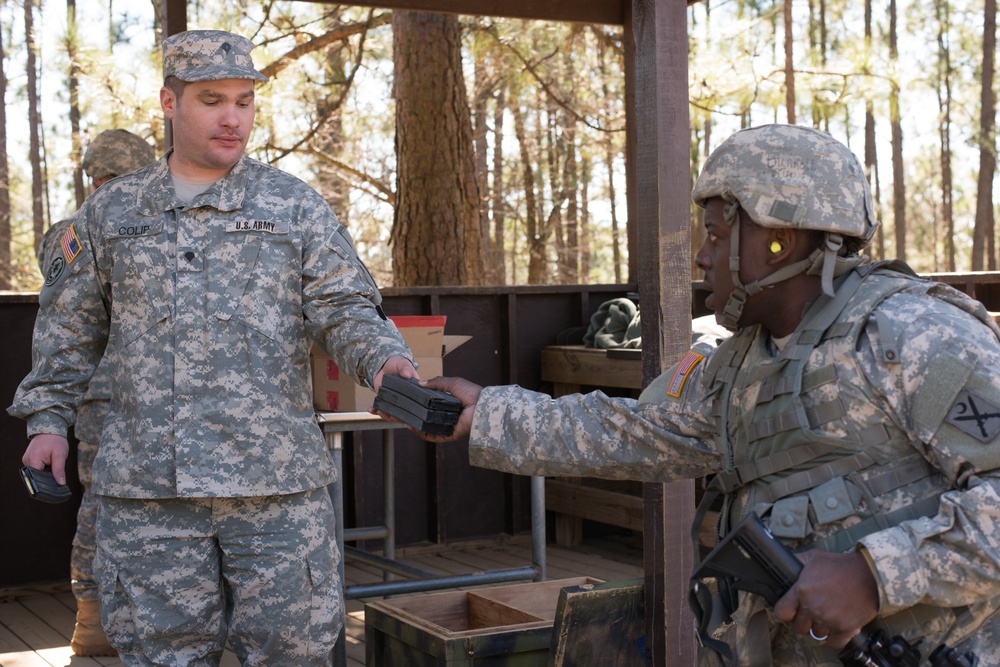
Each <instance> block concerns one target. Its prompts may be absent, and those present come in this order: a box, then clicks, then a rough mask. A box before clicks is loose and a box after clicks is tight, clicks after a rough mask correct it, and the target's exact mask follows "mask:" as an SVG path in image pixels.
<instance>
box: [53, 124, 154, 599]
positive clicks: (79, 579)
mask: <svg viewBox="0 0 1000 667" xmlns="http://www.w3.org/2000/svg"><path fill="white" fill-rule="evenodd" d="M155 159H156V157H155V155H154V154H153V149H152V147H150V145H149V144H148V143H146V141H145V140H144V139H142V137H139V136H136V135H135V134H132V133H131V132H129V131H128V130H122V129H112V130H105V131H104V132H101V133H100V134H98V135H97V136H96V137H94V140H93V141H92V142H91V144H90V146H89V147H88V148H87V152H86V153H85V154H84V156H83V165H82V166H83V170H84V171H85V172H86V173H87V175H88V176H90V178H92V179H94V181H99V180H106V179H109V178H114V177H115V176H120V175H122V174H127V173H128V172H130V171H133V170H135V169H139V168H140V167H144V166H146V165H147V164H149V163H151V162H153V161H154V160H155ZM78 215H79V211H77V212H76V213H74V214H73V215H71V216H70V217H68V218H65V219H64V220H60V221H59V222H57V223H56V224H54V225H52V226H51V227H50V228H49V229H48V231H47V232H45V235H44V236H43V237H42V243H41V245H40V246H39V249H38V267H39V269H40V270H41V272H42V276H43V277H44V278H45V284H46V286H48V285H54V284H55V283H57V282H59V281H60V280H61V278H62V273H63V271H65V269H66V254H65V252H64V250H63V245H62V241H63V237H64V236H65V235H66V234H67V233H68V232H69V233H70V234H71V235H72V232H70V228H71V227H72V226H73V224H74V223H75V222H76V221H77V218H78ZM110 400H111V378H110V372H109V370H108V365H107V364H105V363H103V362H102V363H101V364H100V365H98V367H97V370H96V371H95V372H94V375H93V377H91V378H90V382H89V383H88V385H87V392H86V393H85V394H84V396H83V399H82V401H81V402H80V407H79V408H77V411H76V423H75V424H74V426H73V434H74V435H75V436H76V439H77V450H76V466H77V473H78V475H79V477H80V484H81V486H82V487H83V496H82V497H81V498H80V509H79V510H78V511H77V514H76V533H74V535H73V549H72V551H71V553H70V564H69V569H70V580H71V583H72V587H73V595H74V597H76V599H77V600H97V581H96V580H95V579H94V553H95V545H94V539H95V537H94V526H95V522H96V521H97V499H96V497H95V495H94V494H93V493H91V485H92V483H93V476H92V474H91V472H92V468H93V466H94V458H95V457H96V456H97V446H98V443H99V442H100V439H101V428H102V427H103V425H104V418H105V417H106V416H107V414H108V402H109V401H110Z"/></svg>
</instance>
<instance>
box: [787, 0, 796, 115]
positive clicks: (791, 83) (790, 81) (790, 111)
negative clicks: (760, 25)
mask: <svg viewBox="0 0 1000 667" xmlns="http://www.w3.org/2000/svg"><path fill="white" fill-rule="evenodd" d="M792 43H793V38H792V0H785V113H786V114H787V116H788V123H789V124H790V125H794V124H795V66H794V64H793V62H792Z"/></svg>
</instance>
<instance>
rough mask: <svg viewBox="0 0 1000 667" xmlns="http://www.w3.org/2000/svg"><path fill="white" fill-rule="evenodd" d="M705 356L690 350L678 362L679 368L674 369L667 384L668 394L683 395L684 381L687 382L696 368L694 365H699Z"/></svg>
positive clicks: (677, 396) (675, 396) (678, 396)
mask: <svg viewBox="0 0 1000 667" xmlns="http://www.w3.org/2000/svg"><path fill="white" fill-rule="evenodd" d="M704 358H705V357H704V356H703V355H701V354H698V353H697V352H694V351H689V352H688V353H687V354H685V355H684V358H683V359H681V363H679V364H677V368H675V369H674V374H673V375H672V376H671V378H670V382H669V383H668V384H667V396H673V397H674V398H680V397H681V390H682V389H683V388H684V383H685V382H687V378H688V375H690V374H691V371H692V370H694V367H695V366H697V365H698V362H700V361H701V360H702V359H704Z"/></svg>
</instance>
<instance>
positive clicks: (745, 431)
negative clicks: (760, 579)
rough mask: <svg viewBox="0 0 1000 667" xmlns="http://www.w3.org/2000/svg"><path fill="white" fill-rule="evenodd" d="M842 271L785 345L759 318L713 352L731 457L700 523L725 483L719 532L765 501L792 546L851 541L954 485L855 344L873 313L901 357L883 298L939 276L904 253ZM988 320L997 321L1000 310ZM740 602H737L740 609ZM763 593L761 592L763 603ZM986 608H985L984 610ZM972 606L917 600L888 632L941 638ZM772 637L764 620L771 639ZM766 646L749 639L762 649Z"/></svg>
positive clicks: (918, 510)
mask: <svg viewBox="0 0 1000 667" xmlns="http://www.w3.org/2000/svg"><path fill="white" fill-rule="evenodd" d="M904 272H905V273H904ZM839 282H840V284H839V285H838V287H837V290H836V296H834V297H826V296H823V297H821V298H820V300H818V301H817V302H816V303H815V304H814V305H813V306H812V307H810V309H809V310H808V311H807V313H806V314H805V316H804V318H803V321H802V323H801V324H800V325H799V327H798V328H797V329H796V331H795V333H794V334H793V335H792V337H791V338H790V339H789V340H788V341H787V342H786V344H785V346H784V348H783V349H782V350H781V351H780V352H777V351H772V350H771V349H769V340H768V337H767V335H766V334H764V333H762V332H761V331H760V329H759V327H751V328H747V329H744V330H741V331H739V332H737V333H736V334H734V335H733V336H732V337H731V338H730V339H728V340H727V341H725V342H723V343H722V344H721V345H720V346H719V348H718V350H716V352H715V354H713V355H712V357H711V359H710V360H709V362H708V365H707V366H706V368H705V371H704V374H703V376H702V383H703V388H704V390H705V391H707V392H709V395H710V396H712V395H714V397H715V399H714V403H713V413H714V417H715V418H716V419H717V423H718V425H719V428H718V434H719V435H718V441H717V446H718V448H719V451H720V452H721V454H722V461H723V469H722V470H721V471H720V472H719V473H718V474H717V475H716V476H715V477H714V478H713V479H712V482H711V483H710V485H709V487H708V492H707V493H706V494H705V499H704V500H703V502H702V505H700V506H699V511H698V515H697V516H698V518H697V519H696V524H698V523H700V520H701V518H702V517H703V516H704V513H705V511H706V510H707V509H708V504H709V503H710V502H712V500H713V498H718V496H720V495H721V496H722V509H721V511H720V515H719V523H718V526H717V530H718V534H719V536H722V535H725V534H726V533H727V532H728V530H729V529H730V527H731V526H734V525H735V524H736V523H737V522H738V521H739V520H740V519H741V518H743V517H744V516H746V514H747V513H748V512H749V511H750V510H755V511H756V512H757V514H758V515H759V516H761V517H762V518H764V519H765V521H766V522H767V523H768V524H769V528H770V530H771V532H772V533H773V534H774V535H775V536H776V537H778V538H780V539H781V540H782V541H783V542H785V544H786V545H788V546H789V547H790V548H791V549H792V550H793V551H803V550H806V549H813V548H818V549H823V550H826V551H834V552H843V551H847V550H849V549H851V548H852V547H853V546H854V544H855V543H856V541H857V540H858V539H859V538H861V537H863V536H865V535H868V534H870V533H873V532H876V531H879V530H882V529H885V528H888V527H891V526H894V525H897V524H899V523H900V522H902V521H906V520H910V519H915V518H917V517H921V516H933V515H934V514H935V513H936V512H937V509H938V505H939V498H940V496H941V494H942V493H943V492H945V491H948V490H949V489H950V488H951V487H950V485H949V482H948V480H947V479H945V477H944V476H943V475H942V474H940V473H939V472H938V471H937V470H936V469H934V468H933V467H932V466H931V465H930V464H929V463H928V462H927V461H926V460H925V459H924V458H923V457H922V456H921V455H920V454H919V453H918V452H917V450H916V449H915V448H914V447H913V446H912V445H911V444H910V442H909V439H908V437H907V436H906V433H905V432H904V431H903V430H902V429H901V428H900V427H899V426H898V425H896V424H894V423H893V421H892V419H891V418H890V415H888V414H886V413H885V412H883V411H882V410H881V409H879V407H878V405H879V404H880V403H879V398H878V397H877V396H876V395H875V393H874V391H873V389H872V387H871V386H870V385H869V383H868V382H867V381H866V380H865V375H864V373H863V371H862V369H861V367H860V365H859V362H858V354H857V347H858V344H859V340H860V338H861V336H862V332H863V330H864V328H865V327H866V325H868V323H869V322H870V321H873V324H874V327H875V328H876V330H877V335H878V339H879V341H880V345H879V348H880V350H881V355H882V359H881V361H882V362H884V363H886V364H894V363H899V354H898V351H897V348H896V342H897V340H898V334H899V333H901V332H897V331H893V327H892V325H891V324H890V322H889V321H888V318H886V317H885V316H884V315H882V313H880V312H879V311H878V310H877V307H878V306H879V304H881V303H882V302H883V301H884V300H885V299H886V298H888V297H889V296H891V295H893V294H896V293H898V292H901V291H903V290H907V291H908V292H909V293H923V294H926V293H927V292H929V291H930V290H931V289H933V287H934V283H931V282H929V281H926V280H923V279H919V278H917V277H916V276H915V275H914V274H912V272H910V271H909V268H908V267H906V266H905V265H903V264H901V263H892V264H890V263H879V264H871V265H866V266H862V267H858V268H856V269H854V270H852V271H850V272H848V273H847V274H845V275H844V276H842V277H841V278H840V280H839ZM862 284H863V285H864V288H863V289H860V288H861V286H862ZM948 301H950V302H954V303H955V305H958V306H959V307H961V308H962V309H963V310H965V311H967V312H970V313H972V314H975V315H976V316H977V317H979V318H980V319H981V320H982V321H984V322H987V320H988V314H987V313H986V312H985V309H984V308H982V307H981V306H980V307H979V308H976V305H978V304H975V302H973V301H971V300H970V299H967V298H964V297H962V296H959V295H958V294H957V293H956V295H954V297H953V298H948ZM974 304H975V305H974ZM988 326H990V327H992V328H993V329H994V330H995V325H993V323H992V322H988ZM948 405H950V403H948ZM694 533H695V531H693V534H694ZM745 597H746V596H744V598H745ZM734 603H735V599H733V600H730V601H729V602H728V604H729V606H730V609H729V611H730V612H732V611H734V610H735V606H736V605H735V604H734ZM747 603H748V600H746V599H743V600H742V604H744V605H745V604H747ZM760 605H761V602H760V601H759V600H758V601H757V603H756V605H755V606H756V607H758V609H757V611H758V612H760V611H762V610H761V609H760ZM993 608H994V609H995V605H994V606H993ZM977 611H978V612H979V613H976V614H974V615H975V616H977V617H979V618H980V619H981V618H982V616H981V613H982V611H983V610H982V609H979V610H977ZM962 612H963V610H948V609H942V608H938V607H927V606H917V607H914V608H911V609H908V610H906V611H904V612H901V613H899V614H896V615H893V616H891V617H888V618H884V619H879V621H878V622H877V623H878V625H880V626H881V627H883V628H884V629H885V630H886V631H887V633H888V634H889V636H892V635H894V634H900V635H902V636H904V637H905V638H906V639H908V640H911V639H916V638H919V637H924V638H925V639H929V640H931V641H936V640H934V639H931V638H932V637H934V636H937V637H940V636H942V635H943V634H944V633H945V632H947V631H948V630H949V629H951V628H952V627H953V626H954V625H955V624H956V622H958V623H960V624H962V625H964V624H965V623H966V622H968V623H970V624H973V625H975V624H976V623H974V622H973V620H972V619H966V620H963V619H962V618H957V616H961V614H962ZM750 615H753V612H751V614H750ZM967 615H968V614H967ZM746 620H747V621H749V619H746ZM760 629H761V628H760V627H759V626H758V627H757V632H758V633H759V631H760ZM746 631H747V632H749V631H750V630H749V628H747V630H746ZM768 638H769V637H768V634H767V632H766V631H764V633H763V637H762V638H761V641H765V642H766V641H767V640H768ZM744 639H750V640H751V642H750V643H751V644H753V643H754V642H753V641H752V638H749V637H745V638H744ZM758 643H759V641H758ZM926 645H927V644H926V643H925V646H926ZM935 645H936V644H930V646H932V647H933V646H935ZM765 648H766V647H761V646H756V647H754V646H750V647H749V648H747V645H746V644H744V645H743V649H744V652H746V651H749V652H751V653H755V654H756V655H758V656H761V655H764V654H763V652H762V651H763V650H764V649H765ZM828 652H830V649H827V648H825V647H818V648H816V649H815V651H814V653H816V655H815V658H816V659H817V664H827V661H828V660H829V661H830V664H834V663H836V664H839V663H837V661H836V655H835V653H833V654H831V655H820V654H823V653H828ZM751 662H752V663H753V662H755V661H753V660H752V661H751ZM760 664H767V663H764V662H761V663H760Z"/></svg>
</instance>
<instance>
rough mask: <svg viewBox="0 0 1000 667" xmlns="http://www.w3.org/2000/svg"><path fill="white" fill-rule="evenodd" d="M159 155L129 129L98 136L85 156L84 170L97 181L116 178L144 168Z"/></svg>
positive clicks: (110, 131)
mask: <svg viewBox="0 0 1000 667" xmlns="http://www.w3.org/2000/svg"><path fill="white" fill-rule="evenodd" d="M155 159H156V156H155V155H154V154H153V148H152V147H151V146H150V145H149V144H148V143H146V141H145V140H144V139H143V138H142V137H140V136H138V135H135V134H132V133H131V132H129V131H128V130H105V131H104V132H101V133H100V134H98V135H97V136H96V137H95V138H94V140H93V141H92V142H90V146H89V147H88V148H87V152H86V154H84V156H83V170H84V171H85V172H87V175H88V176H90V177H91V178H93V179H95V180H100V179H108V178H114V177H115V176H121V175H122V174H127V173H129V172H130V171H135V170H136V169H139V168H140V167H145V166H146V165H147V164H149V163H151V162H153V161H154V160H155Z"/></svg>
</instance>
